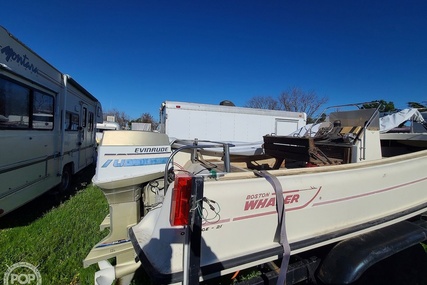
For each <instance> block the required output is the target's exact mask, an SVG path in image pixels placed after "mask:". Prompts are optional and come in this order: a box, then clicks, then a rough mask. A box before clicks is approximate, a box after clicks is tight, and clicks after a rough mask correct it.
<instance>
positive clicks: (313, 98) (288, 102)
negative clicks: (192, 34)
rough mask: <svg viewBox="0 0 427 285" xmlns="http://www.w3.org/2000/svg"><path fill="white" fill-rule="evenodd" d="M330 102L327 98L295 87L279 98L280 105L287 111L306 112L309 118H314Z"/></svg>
mask: <svg viewBox="0 0 427 285" xmlns="http://www.w3.org/2000/svg"><path fill="white" fill-rule="evenodd" d="M326 102H328V98H327V97H318V96H317V94H316V92H314V91H307V92H306V91H303V90H302V89H300V88H297V87H293V88H291V89H289V90H287V91H284V92H282V94H280V96H279V103H280V105H281V106H282V108H283V110H285V111H293V112H305V113H306V114H307V118H311V119H312V118H313V116H314V114H315V113H316V112H317V111H318V110H319V108H320V107H321V106H322V105H323V104H325V103H326Z"/></svg>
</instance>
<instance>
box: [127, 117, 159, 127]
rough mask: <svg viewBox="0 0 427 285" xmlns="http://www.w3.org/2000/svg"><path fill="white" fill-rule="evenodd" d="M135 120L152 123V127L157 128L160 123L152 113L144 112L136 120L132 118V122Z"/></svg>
mask: <svg viewBox="0 0 427 285" xmlns="http://www.w3.org/2000/svg"><path fill="white" fill-rule="evenodd" d="M132 122H135V123H146V124H151V129H152V130H155V129H156V128H157V126H158V125H159V124H158V123H157V122H156V121H155V120H154V118H153V116H152V115H151V114H150V113H143V114H142V115H141V117H139V118H138V119H136V120H132V121H131V122H130V123H132Z"/></svg>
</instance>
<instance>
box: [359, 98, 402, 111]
mask: <svg viewBox="0 0 427 285" xmlns="http://www.w3.org/2000/svg"><path fill="white" fill-rule="evenodd" d="M379 105H381V107H380V111H381V112H394V111H396V108H395V107H394V103H393V102H392V101H389V102H387V101H385V100H376V101H372V102H370V103H367V104H363V107H362V108H363V109H371V108H378V106H379Z"/></svg>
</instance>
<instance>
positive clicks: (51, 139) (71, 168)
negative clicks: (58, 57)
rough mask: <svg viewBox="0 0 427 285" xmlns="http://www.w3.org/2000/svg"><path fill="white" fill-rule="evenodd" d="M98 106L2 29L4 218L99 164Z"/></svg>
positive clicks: (0, 202)
mask: <svg viewBox="0 0 427 285" xmlns="http://www.w3.org/2000/svg"><path fill="white" fill-rule="evenodd" d="M97 122H102V110H101V104H100V103H99V101H98V100H97V99H96V98H95V97H94V96H92V95H91V94H90V93H89V92H88V91H86V90H85V89H84V88H83V87H82V86H80V85H79V84H78V83H77V82H76V81H75V80H74V79H72V78H71V77H70V76H68V75H66V74H62V73H61V72H60V71H58V70H57V69H55V68H54V67H53V66H52V65H50V64H49V63H47V62H46V61H45V60H44V59H42V58H41V57H40V56H38V55H37V54H36V53H34V52H33V51H32V50H31V49H29V48H28V47H27V46H25V45H24V44H23V43H21V42H20V41H19V40H17V39H16V38H15V37H13V36H12V35H11V34H10V33H9V32H8V31H7V30H6V29H4V28H3V27H1V26H0V153H1V154H0V216H2V215H5V214H6V213H8V212H10V211H12V210H14V209H16V208H18V207H20V206H22V205H23V204H25V203H27V202H29V201H31V200H32V199H34V198H36V197H37V196H39V195H41V194H43V193H45V192H46V191H48V190H49V189H51V188H53V187H55V186H59V187H60V189H65V188H67V186H69V183H70V179H71V176H72V175H73V174H74V173H76V172H78V171H80V170H82V169H83V168H85V167H86V166H89V165H90V164H92V163H93V162H94V161H95V158H96V149H95V148H96V141H95V132H96V128H95V126H96V123H97Z"/></svg>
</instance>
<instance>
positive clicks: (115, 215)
mask: <svg viewBox="0 0 427 285" xmlns="http://www.w3.org/2000/svg"><path fill="white" fill-rule="evenodd" d="M170 155H171V146H170V144H169V138H168V136H167V135H165V134H160V133H153V132H144V131H105V132H104V135H103V138H102V141H101V143H100V145H99V147H98V160H97V165H96V174H95V176H94V177H93V179H92V182H93V183H94V184H95V185H97V186H98V187H99V188H101V190H102V192H103V193H104V195H105V197H106V198H107V201H108V204H109V207H110V214H109V215H107V217H106V218H105V220H104V221H103V222H102V224H101V226H100V227H101V229H103V228H107V227H109V228H110V234H109V235H108V236H107V237H105V238H104V239H103V240H101V241H100V242H99V243H97V244H96V245H95V246H94V247H93V248H92V250H91V251H90V252H89V254H88V256H87V257H86V258H85V260H84V261H83V265H84V267H87V266H89V265H91V264H94V263H96V262H98V264H99V267H100V269H101V270H100V271H98V272H97V273H96V274H95V284H111V282H112V281H113V280H115V279H119V278H122V283H121V284H128V283H127V282H128V281H129V282H130V280H131V279H132V277H133V272H134V271H135V270H136V269H137V268H138V267H139V263H135V260H134V258H135V252H134V250H133V247H132V244H131V241H130V239H129V236H128V230H129V228H130V227H131V226H133V225H135V224H137V223H138V222H139V221H140V219H141V213H140V200H141V187H142V185H143V184H144V183H147V182H148V181H151V180H154V179H157V178H160V177H163V174H164V171H165V166H166V163H167V161H168V159H169V156H170ZM113 257H115V258H116V265H115V266H112V265H111V264H110V263H109V262H108V261H107V259H109V258H113ZM110 281H111V282H110Z"/></svg>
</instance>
